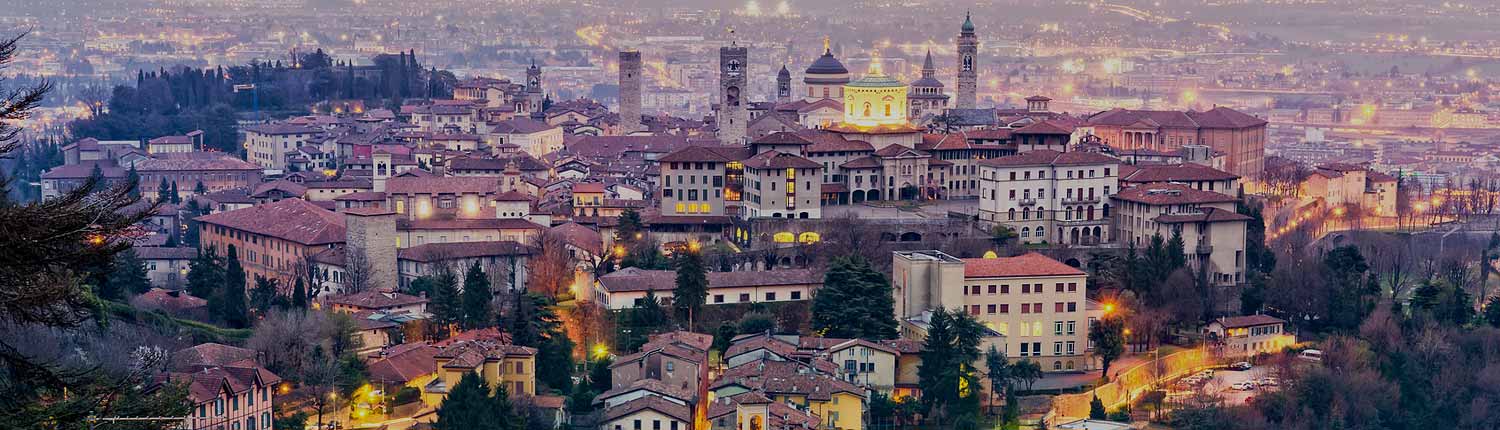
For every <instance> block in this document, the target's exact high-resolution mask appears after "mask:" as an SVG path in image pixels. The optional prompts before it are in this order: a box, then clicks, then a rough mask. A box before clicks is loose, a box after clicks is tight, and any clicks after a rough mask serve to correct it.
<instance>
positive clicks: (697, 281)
mask: <svg viewBox="0 0 1500 430" xmlns="http://www.w3.org/2000/svg"><path fill="white" fill-rule="evenodd" d="M707 270H708V269H707V268H706V267H704V266H703V254H702V253H700V252H698V251H697V250H689V251H687V252H683V253H679V255H678V256H677V279H676V281H677V282H676V289H674V290H672V308H673V309H674V310H675V311H676V312H677V318H678V320H679V321H687V322H688V327H689V328H690V329H691V328H692V324H693V317H694V316H697V315H699V311H700V310H701V309H703V303H704V302H705V301H706V300H708V273H707Z"/></svg>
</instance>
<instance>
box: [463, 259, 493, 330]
mask: <svg viewBox="0 0 1500 430" xmlns="http://www.w3.org/2000/svg"><path fill="white" fill-rule="evenodd" d="M494 299H495V295H494V293H493V292H492V291H490V277H489V276H486V275H485V273H484V269H482V268H480V267H479V261H477V260H476V261H474V265H472V266H469V272H468V273H466V274H465V275H464V291H463V314H464V316H463V327H464V328H465V329H477V328H484V327H489V326H490V325H491V324H493V323H494V319H493V315H491V314H493V313H494V312H493V311H492V309H490V302H492V301H494Z"/></svg>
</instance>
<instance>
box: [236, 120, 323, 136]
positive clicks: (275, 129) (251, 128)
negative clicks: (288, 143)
mask: <svg viewBox="0 0 1500 430" xmlns="http://www.w3.org/2000/svg"><path fill="white" fill-rule="evenodd" d="M240 129H241V130H244V131H248V132H252V133H259V134H269V135H283V134H315V133H321V132H323V130H322V129H320V128H316V127H307V126H302V125H296V124H287V123H270V124H254V125H248V126H245V127H241V128H240Z"/></svg>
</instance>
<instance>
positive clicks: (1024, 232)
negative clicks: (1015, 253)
mask: <svg viewBox="0 0 1500 430" xmlns="http://www.w3.org/2000/svg"><path fill="white" fill-rule="evenodd" d="M1021 237H1031V227H1021Z"/></svg>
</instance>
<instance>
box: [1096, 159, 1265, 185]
mask: <svg viewBox="0 0 1500 430" xmlns="http://www.w3.org/2000/svg"><path fill="white" fill-rule="evenodd" d="M1120 173H1121V176H1120V180H1121V181H1123V182H1136V183H1146V182H1182V181H1227V180H1232V179H1239V175H1236V174H1233V173H1229V172H1225V171H1223V170H1219V169H1215V168H1212V167H1208V166H1204V165H1202V164H1193V163H1186V164H1142V165H1136V166H1134V170H1132V171H1131V172H1130V175H1129V176H1125V175H1124V174H1125V172H1124V170H1123V169H1122V170H1121V172H1120Z"/></svg>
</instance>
